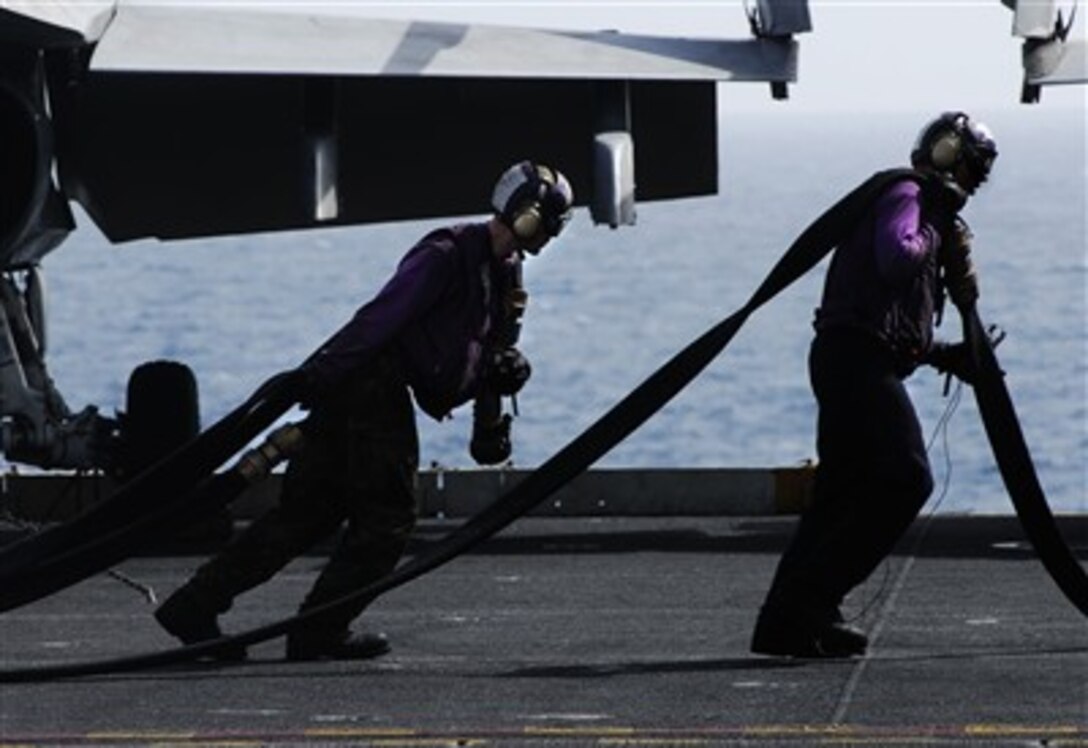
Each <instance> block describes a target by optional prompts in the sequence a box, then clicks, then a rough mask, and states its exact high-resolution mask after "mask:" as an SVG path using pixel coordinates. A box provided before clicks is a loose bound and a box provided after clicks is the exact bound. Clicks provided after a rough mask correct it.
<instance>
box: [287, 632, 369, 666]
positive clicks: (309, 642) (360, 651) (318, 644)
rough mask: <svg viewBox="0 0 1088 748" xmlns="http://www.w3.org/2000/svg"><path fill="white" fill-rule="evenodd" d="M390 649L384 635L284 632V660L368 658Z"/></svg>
mask: <svg viewBox="0 0 1088 748" xmlns="http://www.w3.org/2000/svg"><path fill="white" fill-rule="evenodd" d="M389 650H390V647H389V640H388V639H386V638H385V634H380V633H375V634H372V633H362V634H356V633H352V632H351V631H349V630H347V629H345V630H344V631H342V632H340V633H338V634H334V635H329V634H327V633H322V634H312V633H302V632H300V633H295V632H292V633H290V634H288V635H287V659H288V660H291V661H294V662H300V661H307V660H369V659H371V658H372V657H379V656H381V655H383V654H386V653H387V652H388V651H389Z"/></svg>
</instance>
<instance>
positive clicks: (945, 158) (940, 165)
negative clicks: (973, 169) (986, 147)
mask: <svg viewBox="0 0 1088 748" xmlns="http://www.w3.org/2000/svg"><path fill="white" fill-rule="evenodd" d="M962 146H963V141H962V139H961V138H960V136H959V134H958V133H955V132H945V133H943V134H941V136H940V137H938V138H937V139H936V140H934V141H933V145H932V147H930V149H929V162H930V163H931V164H932V165H933V168H935V169H937V170H938V171H947V170H949V169H951V168H952V167H953V166H955V165H956V162H957V161H959V159H960V151H961V149H962Z"/></svg>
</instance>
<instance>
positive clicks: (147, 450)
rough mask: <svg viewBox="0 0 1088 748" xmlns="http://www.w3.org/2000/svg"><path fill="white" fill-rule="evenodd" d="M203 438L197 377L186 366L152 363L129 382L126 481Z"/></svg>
mask: <svg viewBox="0 0 1088 748" xmlns="http://www.w3.org/2000/svg"><path fill="white" fill-rule="evenodd" d="M199 433H200V410H199V399H198V394H197V385H196V377H195V376H193V372H192V370H191V369H190V368H189V367H188V366H186V365H185V364H182V363H178V362H176V361H149V362H147V363H145V364H141V365H140V366H138V367H136V368H135V369H134V370H133V372H132V374H131V376H130V377H129V380H128V392H127V397H126V410H125V415H124V418H123V419H122V431H121V435H122V448H121V454H120V460H119V470H118V472H119V476H120V477H121V478H122V480H127V479H129V478H131V477H133V476H135V475H138V474H139V473H140V471H142V470H144V469H145V468H147V467H149V466H151V465H153V464H154V463H155V462H157V461H158V460H160V459H162V458H163V457H165V456H166V455H168V454H170V453H171V452H173V451H174V450H175V449H177V448H178V447H180V446H182V445H183V444H185V443H186V442H188V441H189V440H191V439H194V438H195V437H196V436H197V434H199Z"/></svg>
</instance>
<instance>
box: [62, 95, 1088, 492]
mask: <svg viewBox="0 0 1088 748" xmlns="http://www.w3.org/2000/svg"><path fill="white" fill-rule="evenodd" d="M724 108H725V116H724V117H723V118H722V122H721V126H720V129H721V144H720V152H719V158H720V161H721V169H720V175H721V176H720V179H721V191H720V194H718V195H715V196H712V197H706V198H698V199H693V200H686V201H679V202H666V203H655V204H644V205H641V206H640V207H639V220H638V225H637V226H636V227H634V228H624V229H619V230H609V229H607V228H601V227H593V226H592V225H591V222H590V221H589V218H588V215H587V214H586V213H585V212H584V211H579V213H578V215H577V216H576V218H575V220H574V221H573V222H572V224H571V226H570V227H569V228H568V231H567V233H566V234H564V236H563V237H561V238H560V239H559V240H558V241H557V242H556V243H554V244H553V245H552V246H550V247H549V248H548V249H547V250H545V253H544V254H543V255H542V256H540V257H539V258H535V259H531V260H529V262H528V264H527V265H526V272H525V274H526V284H527V288H528V290H529V293H530V305H529V311H528V314H527V316H526V321H525V327H524V331H523V336H522V348H523V350H524V351H525V353H526V355H527V356H528V357H529V358H530V360H531V361H532V363H533V378H532V380H531V381H530V383H529V385H528V386H527V388H526V390H525V391H524V392H523V393H522V395H521V396H520V398H519V405H520V417H519V418H518V419H517V420H516V421H515V423H514V439H515V451H514V462H515V464H517V465H519V466H523V467H532V466H536V465H539V464H540V463H542V462H543V461H544V460H546V459H547V458H548V457H549V456H551V455H552V454H554V453H555V452H556V451H557V450H559V449H560V448H561V447H563V446H564V445H565V444H566V443H567V442H568V441H570V440H571V439H572V438H574V437H575V436H577V435H578V434H579V433H581V431H582V430H583V429H585V428H586V427H588V426H589V425H590V424H592V423H593V422H594V421H595V420H596V419H597V418H599V417H600V416H601V415H602V414H603V413H604V412H606V411H607V410H608V409H609V408H610V407H612V406H613V405H614V404H615V403H617V402H618V401H619V400H620V399H621V398H622V397H623V395H624V394H626V393H627V392H628V391H629V390H630V389H631V388H632V387H634V386H636V385H637V384H639V383H640V382H641V381H643V380H644V379H645V378H646V377H647V376H649V375H650V374H651V373H652V372H653V371H654V370H655V369H656V368H657V367H658V366H659V365H661V364H662V363H664V362H665V361H666V360H667V359H668V358H669V357H671V356H672V355H673V354H674V353H676V352H677V351H679V350H680V349H681V348H682V347H683V346H684V345H686V344H687V343H688V342H689V341H690V340H691V339H693V338H694V337H695V336H697V335H698V334H700V333H702V332H703V331H705V330H706V329H707V328H709V327H710V326H712V325H713V324H715V323H716V322H718V321H719V320H721V319H722V318H723V317H725V316H727V315H728V314H730V313H732V312H733V311H734V310H736V309H737V308H739V307H740V306H741V305H742V304H743V303H744V301H746V300H747V298H748V296H749V295H750V294H751V293H752V292H753V291H754V290H755V288H756V287H757V286H758V284H759V283H760V282H761V281H762V279H763V277H764V276H765V274H766V273H767V272H768V271H769V269H770V268H771V266H772V265H773V264H774V262H775V261H776V260H777V259H778V257H780V256H781V254H782V253H783V252H784V251H785V248H786V247H787V246H788V245H789V243H790V242H791V241H792V240H793V238H794V237H795V236H796V235H797V234H798V233H799V232H800V231H801V230H802V229H804V227H805V226H807V225H808V223H809V222H810V221H811V220H812V219H814V218H815V217H816V216H817V215H819V213H820V212H822V211H823V210H824V209H825V208H826V207H827V206H828V205H830V204H831V203H832V202H833V201H834V200H836V199H837V198H838V197H840V196H841V195H842V194H843V193H844V192H846V191H847V190H848V189H850V188H852V187H853V186H855V184H856V183H858V182H860V181H861V180H862V179H864V178H865V177H867V176H868V175H869V174H871V173H872V172H873V171H876V170H877V169H881V168H885V167H887V166H893V165H900V164H903V163H904V162H905V160H906V155H907V153H908V152H909V147H910V144H911V142H912V141H913V138H914V135H915V133H916V131H917V129H918V127H919V126H920V125H921V123H922V122H924V121H925V119H926V118H927V117H928V116H929V114H928V113H921V114H901V115H889V114H884V115H878V114H856V115H851V116H849V117H847V116H843V115H839V116H835V117H831V116H820V115H811V114H804V113H794V112H791V111H790V110H789V108H788V105H786V106H785V107H784V108H783V109H781V110H776V111H774V112H771V113H761V114H738V115H730V114H729V111H728V99H727V98H726V99H725V107H724ZM982 119H984V120H985V121H987V122H988V124H990V125H991V126H992V128H993V129H994V130H995V131H996V132H997V134H998V138H999V142H1000V144H1001V156H1000V158H999V161H998V164H997V168H996V170H995V173H994V178H993V180H992V181H991V183H990V184H988V185H987V186H986V187H984V188H983V191H982V192H981V193H980V194H979V195H978V196H977V198H976V199H975V200H974V201H973V202H972V204H971V205H970V206H969V207H968V209H967V211H966V213H965V216H966V218H967V220H968V221H969V222H970V223H971V225H972V227H973V229H974V231H975V235H976V238H975V259H976V264H977V266H978V269H979V274H980V282H981V287H982V299H981V302H980V310H981V313H982V315H983V318H984V320H986V321H989V322H994V323H997V324H1000V325H1001V326H1002V327H1003V328H1004V329H1005V330H1006V331H1007V333H1008V338H1007V339H1006V341H1005V342H1004V343H1003V344H1002V346H1001V348H1000V349H999V351H998V354H999V358H1000V360H1001V362H1002V365H1003V368H1004V369H1005V370H1006V372H1007V383H1008V387H1009V389H1010V392H1011V394H1012V397H1013V400H1014V402H1015V403H1016V405H1017V408H1018V411H1019V414H1020V417H1021V421H1022V425H1023V429H1024V432H1025V435H1026V438H1027V441H1028V444H1029V446H1030V447H1031V449H1032V453H1033V455H1034V459H1035V462H1036V466H1037V469H1038V472H1039V475H1040V479H1041V481H1042V484H1043V486H1044V489H1045V490H1046V492H1047V495H1048V497H1049V500H1050V502H1051V505H1052V507H1053V508H1054V509H1055V511H1058V512H1082V513H1083V512H1085V511H1088V407H1086V402H1088V384H1086V383H1088V371H1086V369H1088V322H1086V320H1088V313H1086V288H1088V249H1086V241H1088V240H1086V236H1088V228H1086V225H1085V215H1086V193H1085V183H1086V181H1088V177H1086V158H1085V117H1084V112H1083V111H1068V110H1067V111H1064V112H1063V111H1060V110H1059V111H1056V112H1052V111H1046V110H1045V109H1042V108H1033V107H1025V108H1018V109H1009V110H998V111H994V112H992V113H984V116H983V117H982ZM559 166H560V167H561V165H559ZM482 199H486V196H482ZM80 219H81V220H80V229H79V230H78V231H77V232H75V233H74V234H73V236H72V237H71V238H70V239H69V240H68V242H67V243H66V244H65V245H64V246H63V247H61V248H60V249H59V250H58V251H56V252H55V253H54V254H52V255H50V256H49V257H48V258H47V259H46V260H45V263H44V268H45V271H46V274H47V280H48V283H49V291H50V305H49V310H50V315H51V316H50V354H49V361H50V365H51V367H52V373H53V376H54V379H55V380H56V382H57V384H58V386H59V387H60V388H61V391H62V392H63V393H64V395H65V397H66V399H67V400H68V403H69V405H70V406H71V407H73V408H77V409H78V408H81V407H83V405H85V404H87V403H96V404H98V405H99V406H100V407H101V408H102V410H103V411H104V412H106V413H110V412H112V411H113V410H115V409H121V408H123V403H124V389H125V385H126V381H127V377H128V374H129V372H130V371H131V370H132V369H133V368H134V367H135V366H137V365H139V364H140V363H141V362H143V361H146V360H150V359H158V358H169V359H175V360H180V361H184V362H185V363H187V364H188V365H189V366H191V367H192V368H193V370H194V371H195V373H196V375H197V378H198V380H199V384H200V393H201V414H202V419H203V422H204V423H205V424H210V423H211V422H213V421H214V420H215V419H217V418H218V417H220V416H222V415H223V414H224V413H225V412H226V411H228V410H229V409H230V408H231V407H232V406H233V405H235V404H236V403H237V402H239V401H240V400H241V399H243V398H244V397H246V396H247V395H248V394H249V393H250V392H252V390H253V389H254V388H255V387H256V386H257V385H258V384H259V383H260V382H262V381H263V380H264V379H265V378H266V377H268V376H269V375H271V374H273V373H275V372H277V371H280V370H283V369H286V368H289V367H292V366H294V365H296V364H297V363H298V362H299V361H300V360H302V359H303V358H304V357H305V356H306V355H308V354H309V352H310V351H312V350H313V349H314V348H315V347H316V346H318V345H319V344H320V343H321V342H322V341H323V340H324V339H325V338H326V337H327V336H328V335H330V334H331V333H332V332H334V331H335V330H336V329H337V328H338V327H339V326H340V325H341V324H343V322H344V321H346V320H347V319H348V318H349V317H350V315H351V314H352V313H353V312H354V310H355V308H356V307H357V306H358V305H359V304H361V303H363V302H364V301H366V300H367V299H368V298H369V297H370V296H371V295H372V294H373V293H374V292H375V291H376V290H377V289H378V287H379V286H380V285H381V284H382V283H383V282H384V281H385V279H386V278H387V277H388V276H389V274H390V273H391V272H392V270H393V268H394V266H395V264H396V263H397V261H398V260H399V258H400V256H401V255H402V254H403V253H404V252H405V251H406V250H407V249H408V247H409V246H410V245H411V244H412V243H413V242H414V241H415V240H416V239H417V238H418V237H420V236H421V235H422V234H423V233H425V232H426V231H427V230H429V228H431V227H433V226H435V225H439V224H441V223H444V221H426V222H408V223H397V224H388V225H381V226H366V227H357V228H334V229H327V230H322V231H315V232H309V233H290V234H279V235H264V236H245V237H226V238H219V239H214V240H201V241H185V242H173V243H159V242H155V241H141V242H136V243H132V244H129V245H122V246H113V245H110V244H108V242H106V241H105V240H104V239H103V238H102V237H101V236H100V235H99V233H98V232H97V230H96V229H95V227H94V226H93V225H92V224H91V223H90V222H89V221H88V220H87V219H86V218H83V217H82V216H81V217H80ZM822 277H823V267H822V266H821V267H820V268H817V269H816V270H814V271H813V272H811V273H810V274H809V275H808V276H806V277H805V278H803V279H801V280H800V281H799V282H797V283H796V284H795V285H794V286H792V287H791V288H790V289H788V290H787V291H786V292H785V293H783V294H782V295H781V296H780V297H778V298H777V299H775V300H774V301H773V302H772V303H771V304H769V305H768V306H766V307H764V308H763V309H762V310H761V311H759V312H758V313H756V314H755V315H754V316H753V317H752V318H751V319H750V321H749V322H748V323H747V324H746V325H745V327H744V328H743V329H742V330H741V332H740V334H739V335H738V336H737V337H736V338H735V339H734V341H733V343H732V344H731V345H730V347H729V348H728V349H727V351H726V352H725V353H724V355H722V356H721V357H719V359H718V360H716V361H715V362H714V363H713V364H712V365H711V366H710V367H709V368H708V369H707V370H706V371H705V372H704V373H703V374H702V375H701V376H700V377H699V379H698V380H696V381H695V382H694V383H693V384H692V385H691V386H690V387H688V388H687V389H686V390H685V391H684V392H682V393H681V394H680V395H679V396H677V397H676V398H675V399H674V400H673V401H672V402H671V403H670V404H669V405H668V406H666V407H665V408H664V409H662V411H661V412H659V413H658V414H657V415H656V416H655V417H654V418H652V419H651V420H650V421H649V422H648V423H647V424H646V425H645V426H643V427H642V428H641V429H640V430H639V431H637V432H636V433H635V434H633V435H632V436H631V437H629V438H628V439H627V440H626V441H625V442H624V443H622V444H620V445H619V446H617V447H616V448H615V449H614V450H613V451H612V452H610V453H609V454H608V455H607V456H606V457H604V458H603V459H602V460H601V461H600V462H599V463H598V466H608V467H714V466H744V467H778V466H789V465H795V464H799V463H801V462H803V461H805V460H809V459H812V458H813V457H814V445H813V440H814V436H813V424H814V420H815V407H814V403H813V400H812V396H811V394H810V391H809V388H808V382H807V372H806V355H807V350H808V345H809V342H810V339H811V326H810V322H811V317H812V310H813V308H814V306H815V305H816V303H817V302H818V299H819V293H820V288H821V284H822ZM938 332H939V335H940V336H941V337H944V338H946V339H949V340H956V339H958V338H959V331H958V319H956V315H955V314H954V312H952V311H951V310H950V314H949V317H948V319H947V320H946V321H945V323H944V325H943V326H942V328H941V329H940V330H939V331H938ZM942 386H943V378H941V377H939V376H938V375H937V374H936V373H935V372H933V371H932V370H922V371H920V372H919V373H917V374H916V375H915V376H914V377H913V378H912V379H911V380H910V384H909V387H910V390H911V393H912V395H913V397H914V400H915V404H916V406H917V409H918V411H919V415H920V417H921V419H922V422H923V426H924V428H925V429H926V430H927V432H930V433H934V434H935V435H936V438H935V439H934V446H933V450H932V453H931V459H932V462H933V463H934V468H935V472H936V474H937V477H938V483H939V485H943V484H944V483H947V490H946V491H943V492H939V493H943V499H942V500H941V502H940V504H939V506H936V508H937V510H938V511H941V512H975V513H1009V512H1011V511H1012V510H1011V505H1010V504H1009V502H1008V499H1007V498H1006V495H1005V491H1004V488H1003V486H1002V484H1001V481H1000V477H999V475H998V473H997V470H996V468H995V466H994V463H993V459H992V456H991V454H990V451H989V446H988V443H987V441H986V438H985V435H984V433H983V431H982V428H981V424H980V421H979V418H978V413H977V409H976V407H975V404H974V401H973V398H972V396H971V393H970V391H969V390H965V391H964V393H963V395H964V396H963V398H962V399H961V401H960V403H959V405H958V407H957V408H956V410H955V412H954V413H953V415H952V417H951V420H950V422H949V425H948V427H947V429H946V430H944V431H943V432H941V433H937V432H936V426H937V424H938V422H939V421H940V420H941V416H942V414H943V413H944V412H945V411H946V409H947V408H948V407H949V404H950V402H951V400H950V399H948V398H944V397H942V393H941V390H942ZM471 421H472V419H471V408H470V407H465V408H462V409H461V410H459V411H458V412H457V413H456V414H455V416H454V418H453V419H451V420H449V421H446V422H443V423H441V424H439V423H434V422H432V421H430V420H429V419H428V418H427V417H426V416H422V415H421V416H420V428H421V437H422V459H423V461H424V463H425V464H428V463H437V464H441V465H444V466H447V467H451V468H456V467H467V466H471V465H472V461H471V459H470V457H469V455H468V450H467V443H468V437H469V433H470V430H471Z"/></svg>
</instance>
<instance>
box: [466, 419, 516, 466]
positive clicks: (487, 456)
mask: <svg viewBox="0 0 1088 748" xmlns="http://www.w3.org/2000/svg"><path fill="white" fill-rule="evenodd" d="M512 420H513V419H512V418H511V417H510V416H509V415H508V414H506V415H503V416H502V417H501V418H499V419H498V420H497V421H493V422H491V423H488V424H484V423H481V422H480V421H477V422H475V423H474V424H473V425H472V441H471V442H470V443H469V447H468V451H469V454H471V455H472V459H474V460H475V461H476V464H477V465H498V464H499V463H501V462H505V461H506V460H508V459H509V458H510V452H511V450H512V447H511V444H510V422H511V421H512Z"/></svg>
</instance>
